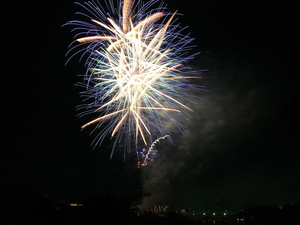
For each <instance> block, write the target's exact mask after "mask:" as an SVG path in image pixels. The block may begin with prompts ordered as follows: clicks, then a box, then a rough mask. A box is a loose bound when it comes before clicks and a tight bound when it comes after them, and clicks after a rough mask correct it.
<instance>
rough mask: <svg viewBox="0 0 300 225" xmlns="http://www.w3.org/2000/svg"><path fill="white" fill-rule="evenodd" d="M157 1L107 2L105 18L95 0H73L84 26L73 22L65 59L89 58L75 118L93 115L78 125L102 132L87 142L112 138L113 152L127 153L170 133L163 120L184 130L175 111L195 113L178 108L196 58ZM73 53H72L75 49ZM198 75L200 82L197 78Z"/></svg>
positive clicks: (186, 96)
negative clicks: (72, 38) (121, 148)
mask: <svg viewBox="0 0 300 225" xmlns="http://www.w3.org/2000/svg"><path fill="white" fill-rule="evenodd" d="M158 2H159V1H158V0H152V1H145V3H143V2H142V1H134V0H124V1H116V2H114V1H106V2H105V3H106V7H107V8H108V11H109V13H105V9H104V8H103V7H102V6H101V5H100V4H99V2H98V1H97V2H96V1H95V2H94V1H92V2H85V3H84V4H80V3H76V4H78V5H80V6H81V7H83V8H84V9H85V11H87V14H84V13H77V14H79V15H81V16H83V17H85V18H88V19H89V21H88V22H85V21H81V20H73V21H69V22H68V23H66V24H65V25H72V26H75V28H74V29H73V31H76V32H77V34H76V35H75V39H76V40H75V41H74V42H72V44H71V48H70V50H69V52H68V54H71V53H72V52H74V51H75V52H74V53H73V54H72V55H71V56H70V58H72V57H73V56H74V55H76V54H80V55H81V58H82V57H86V67H87V73H86V74H85V75H84V76H83V82H82V83H80V86H82V87H84V91H82V92H81V95H82V96H83V97H84V98H85V99H84V104H82V105H80V106H79V107H78V109H79V110H81V111H82V112H81V113H80V114H79V116H85V115H87V114H96V118H95V119H93V120H91V121H90V122H88V123H86V124H84V125H83V126H82V128H85V127H87V126H89V125H92V124H93V125H95V128H94V130H93V131H95V130H98V131H99V133H98V135H97V137H96V138H95V140H94V141H93V143H92V145H94V146H97V145H101V143H102V141H103V139H104V138H105V137H106V136H108V135H110V136H111V138H114V144H113V147H112V153H111V155H112V154H113V152H114V149H115V148H116V146H117V144H119V143H122V145H123V146H124V154H125V153H126V152H129V151H130V149H131V148H132V147H133V146H135V147H136V149H137V146H138V145H139V144H143V145H146V146H147V144H148V143H152V140H155V139H157V138H159V137H165V135H168V133H167V131H164V129H163V126H164V120H168V121H172V122H173V123H174V124H175V125H176V126H177V127H178V129H180V130H181V131H182V130H183V129H184V125H182V124H181V123H179V122H178V121H176V119H175V118H174V113H179V114H180V115H183V116H185V115H186V113H187V112H188V111H192V109H190V108H189V107H187V106H186V105H185V104H183V103H182V102H183V100H184V101H186V100H189V96H190V94H191V93H190V90H189V85H188V84H186V83H185V82H184V79H188V78H196V76H194V73H195V72H191V71H190V70H189V68H188V67H186V63H187V61H188V60H190V59H192V58H193V57H194V55H189V54H188V53H187V52H188V51H189V50H191V48H192V47H193V46H191V45H190V43H191V41H192V40H193V39H192V38H190V37H189V35H183V34H182V31H183V30H184V28H182V27H180V26H179V25H178V24H175V22H176V20H175V19H174V17H175V15H177V13H168V12H166V7H165V6H164V4H163V3H160V4H159V6H158V7H156V8H155V7H154V5H155V4H157V3H158ZM76 49H77V50H76ZM198 78H199V77H198Z"/></svg>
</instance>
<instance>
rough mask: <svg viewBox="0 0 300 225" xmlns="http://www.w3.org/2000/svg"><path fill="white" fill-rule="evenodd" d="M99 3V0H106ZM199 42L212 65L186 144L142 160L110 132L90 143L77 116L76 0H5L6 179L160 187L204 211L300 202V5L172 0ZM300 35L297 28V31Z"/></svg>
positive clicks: (75, 189)
mask: <svg viewBox="0 0 300 225" xmlns="http://www.w3.org/2000/svg"><path fill="white" fill-rule="evenodd" d="M100 2H101V1H100ZM165 2H166V3H168V8H169V9H170V11H175V10H177V9H179V12H181V13H183V14H184V16H183V17H180V18H179V19H180V22H181V23H182V25H184V26H185V25H188V26H189V28H188V29H187V31H188V32H191V35H192V36H193V37H195V38H196V40H195V42H194V43H195V44H196V45H197V47H196V49H195V51H201V54H200V55H199V56H197V57H196V58H195V59H194V60H193V61H191V65H192V66H193V68H195V69H208V70H209V71H208V72H205V73H203V74H202V77H203V78H202V79H201V80H200V81H199V84H200V85H203V86H205V88H206V89H207V90H208V92H204V91H195V93H196V95H197V96H199V97H200V99H197V100H195V101H196V104H194V105H193V104H191V105H190V106H191V107H192V108H193V109H194V113H193V114H192V115H191V118H190V119H189V120H188V121H183V123H185V124H186V125H187V127H188V130H187V132H186V134H181V133H178V132H176V131H175V130H174V131H173V130H172V127H171V126H168V124H166V126H168V127H169V128H170V129H171V131H172V134H173V136H172V138H173V140H174V143H175V144H176V146H173V145H171V144H170V143H168V142H167V141H165V140H164V141H161V143H160V145H157V148H158V149H159V151H160V154H161V156H160V157H159V158H158V159H157V160H156V161H155V162H154V163H152V164H151V165H149V166H147V167H145V168H143V169H139V170H138V169H136V159H135V155H134V154H132V155H129V156H128V157H127V160H126V162H125V163H124V162H123V159H122V150H119V152H117V153H116V154H115V157H114V158H113V159H112V160H110V159H109V154H110V149H109V148H110V144H111V143H110V142H107V143H105V144H104V145H103V146H102V147H98V148H96V149H95V150H92V147H90V143H91V141H92V139H93V137H89V131H90V130H85V131H82V132H81V131H80V126H81V125H82V124H83V123H85V122H86V121H87V120H88V119H89V118H81V119H79V118H77V117H76V114H77V112H76V110H75V106H76V105H78V104H80V98H79V96H78V92H79V91H80V88H78V87H75V86H74V84H75V83H76V82H78V81H80V78H79V77H77V75H78V74H82V73H83V72H84V71H85V68H84V65H83V62H81V63H80V62H78V58H75V59H73V60H72V61H71V62H70V63H69V64H68V65H66V66H65V62H66V60H67V57H65V53H66V52H67V50H68V45H69V43H70V42H71V41H72V40H73V34H71V33H70V28H69V27H63V28H62V27H61V26H62V24H64V23H66V22H67V21H69V20H73V19H75V18H76V16H75V15H74V13H75V12H76V11H78V10H79V8H78V7H76V6H75V5H74V4H73V2H72V1H48V2H45V1H26V3H25V2H23V3H16V2H12V3H11V4H10V3H8V2H6V3H5V5H4V6H3V9H4V11H8V12H7V13H3V15H6V16H4V19H3V20H2V21H3V23H4V27H2V45H3V47H2V49H3V50H2V51H1V52H2V53H3V54H2V55H3V56H2V57H1V64H2V68H4V71H3V70H2V86H3V88H2V91H3V94H2V99H3V100H2V119H3V123H2V133H4V135H2V138H1V140H2V146H3V147H2V150H1V157H0V162H1V184H2V185H17V184H20V185H24V186H29V187H31V188H33V189H35V190H37V191H38V192H40V193H48V194H49V195H54V196H56V197H57V199H58V201H66V202H69V201H77V199H78V198H80V196H82V195H81V193H82V192H84V191H102V190H104V189H109V190H112V191H113V192H114V193H122V194H125V195H131V194H134V193H135V192H137V191H140V190H144V191H146V192H150V193H152V196H151V197H149V198H146V199H145V201H144V202H143V206H144V207H147V206H151V205H153V204H168V205H172V206H173V207H174V208H177V209H179V208H183V207H193V208H195V209H196V210H203V209H208V208H212V207H214V206H215V199H220V204H221V205H222V207H223V208H228V209H238V208H241V207H244V206H246V205H257V204H276V205H279V204H286V203H290V204H295V203H296V202H299V201H300V192H299V190H300V164H299V156H300V153H299V147H300V145H299V144H300V143H299V142H300V139H299V134H300V133H299V129H300V118H299V107H298V105H299V103H300V94H299V72H298V70H296V65H297V63H298V58H297V57H296V56H298V51H297V47H298V46H297V42H298V38H297V27H298V26H297V24H296V21H297V20H298V19H299V18H298V17H299V16H298V13H296V5H293V4H291V3H287V2H286V1H276V2H268V1H264V2H265V3H262V2H261V3H256V2H254V1H247V0H246V1H220V0H216V1H213V0H212V1H202V0H185V1H175V0H172V1H171V0H169V1H165ZM296 38H297V39H296Z"/></svg>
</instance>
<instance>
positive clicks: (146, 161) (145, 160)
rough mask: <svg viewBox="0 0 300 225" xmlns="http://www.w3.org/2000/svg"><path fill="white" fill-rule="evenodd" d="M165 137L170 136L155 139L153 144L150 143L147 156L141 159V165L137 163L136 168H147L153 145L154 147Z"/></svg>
mask: <svg viewBox="0 0 300 225" xmlns="http://www.w3.org/2000/svg"><path fill="white" fill-rule="evenodd" d="M167 137H170V135H165V136H163V137H160V138H157V139H156V140H155V141H154V142H152V144H151V146H150V148H149V150H148V152H147V154H146V155H145V157H143V158H144V160H143V163H141V162H140V161H139V162H138V168H139V167H141V166H147V165H148V163H149V161H151V159H150V155H151V153H152V152H153V151H154V147H155V145H156V144H157V143H158V142H159V141H160V140H163V139H165V138H167Z"/></svg>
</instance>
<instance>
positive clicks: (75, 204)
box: [69, 203, 83, 207]
mask: <svg viewBox="0 0 300 225" xmlns="http://www.w3.org/2000/svg"><path fill="white" fill-rule="evenodd" d="M69 206H72V207H77V206H83V205H82V204H80V203H70V204H69Z"/></svg>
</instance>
